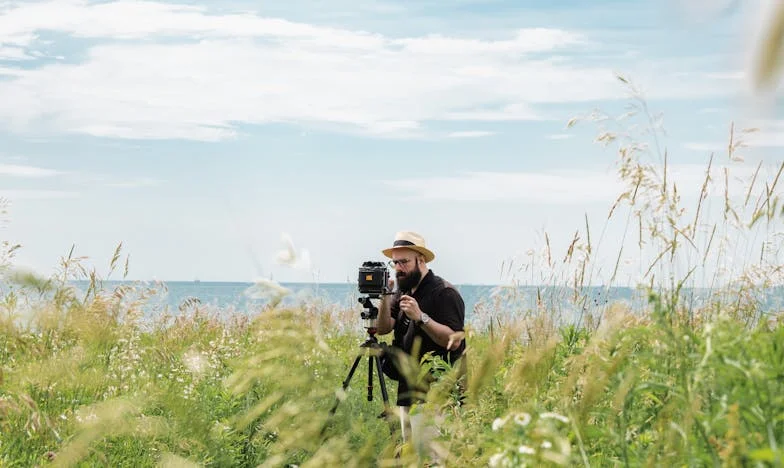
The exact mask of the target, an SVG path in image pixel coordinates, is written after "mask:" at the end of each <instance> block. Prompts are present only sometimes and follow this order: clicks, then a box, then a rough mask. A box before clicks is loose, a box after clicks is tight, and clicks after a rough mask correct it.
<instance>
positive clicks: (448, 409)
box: [0, 78, 784, 467]
mask: <svg viewBox="0 0 784 468" xmlns="http://www.w3.org/2000/svg"><path fill="white" fill-rule="evenodd" d="M621 81H623V82H624V83H625V84H627V85H629V87H630V88H629V89H631V90H632V91H634V88H633V86H631V84H630V83H629V81H628V80H626V79H625V78H621ZM634 95H635V96H636V95H638V93H636V92H635V94H634ZM580 120H582V122H580ZM587 122H594V123H596V124H598V125H599V136H598V138H597V141H598V142H599V143H601V144H604V145H608V146H612V147H613V148H614V149H615V151H617V154H618V159H617V161H618V165H617V167H618V176H619V179H620V180H621V181H622V182H623V183H624V187H625V188H626V189H625V190H624V191H623V193H622V194H620V196H619V197H618V200H617V202H616V203H615V204H614V205H613V206H611V207H609V214H608V216H607V219H606V220H603V221H602V222H603V223H610V222H621V223H623V224H624V226H626V227H627V232H629V233H630V234H629V237H628V239H627V238H625V239H624V243H622V245H620V246H618V245H616V244H614V245H610V246H607V245H604V244H603V243H602V235H601V232H599V233H596V232H592V231H591V229H590V228H589V226H591V224H590V222H589V220H588V219H587V218H586V219H585V220H584V226H581V227H579V228H578V229H577V231H576V233H575V236H574V239H573V241H572V242H571V243H570V244H569V245H568V246H565V247H563V248H562V249H557V248H555V247H553V246H551V245H550V244H549V240H548V242H547V243H546V244H545V245H544V246H542V248H541V249H538V250H536V251H535V252H534V254H533V255H532V256H531V257H530V262H531V263H530V264H528V265H507V266H506V271H508V272H512V273H513V272H523V271H524V272H525V275H526V276H528V275H529V273H530V269H531V268H536V271H537V280H540V281H541V282H542V283H543V284H545V285H553V286H562V287H563V288H560V289H553V290H552V291H559V292H558V294H566V295H568V299H569V300H570V301H572V303H573V305H574V310H577V311H579V313H578V314H577V315H569V314H565V313H563V312H561V311H554V310H552V309H550V308H548V304H549V302H548V298H547V294H550V292H548V291H549V290H545V289H543V290H542V292H541V293H540V294H541V297H540V301H539V302H538V303H537V305H536V306H534V307H530V308H526V309H521V308H517V307H516V306H514V307H513V306H510V304H515V301H514V295H515V294H517V293H518V292H517V291H516V288H515V284H514V282H510V286H509V287H506V288H503V289H501V290H499V293H498V294H497V295H495V296H493V297H491V298H488V299H487V301H486V302H485V303H483V304H480V305H479V306H478V307H477V310H476V312H475V316H474V317H473V320H472V322H471V326H470V327H469V328H468V330H467V339H468V340H469V349H468V352H467V354H466V359H467V361H466V362H467V365H468V373H467V376H466V379H465V382H462V385H459V384H458V382H456V378H455V377H456V375H457V374H456V369H450V368H449V366H447V365H445V364H444V363H441V362H428V363H424V364H423V366H422V367H423V368H422V369H420V370H419V372H418V374H417V375H418V376H420V377H421V375H422V373H423V372H425V371H431V372H433V373H435V374H436V375H438V376H440V380H439V382H438V383H437V384H435V385H434V386H433V387H431V390H430V393H429V395H428V402H427V403H426V404H424V405H421V406H418V407H416V408H414V412H415V413H419V414H421V415H423V417H424V418H425V419H426V420H428V421H430V422H431V423H432V424H434V425H435V426H436V427H437V428H438V430H439V435H438V437H437V438H436V439H435V440H434V442H433V445H432V446H430V447H424V449H423V448H422V447H417V446H415V445H412V444H410V443H402V442H401V440H400V438H399V433H398V430H397V427H398V422H397V421H396V420H395V415H394V414H392V415H390V419H389V420H385V419H383V418H380V417H379V415H380V414H381V413H382V411H383V405H382V402H381V395H380V391H379V389H378V386H377V385H376V387H375V389H374V399H373V401H367V398H366V394H367V392H366V385H367V381H366V375H367V374H366V372H367V371H366V363H365V361H363V363H362V364H361V367H360V368H359V370H358V373H357V375H356V376H355V378H354V379H353V380H352V384H351V386H350V388H349V389H348V391H347V392H345V393H344V392H342V391H340V386H341V382H342V380H343V379H344V378H345V374H346V372H347V370H348V366H349V365H350V363H351V361H352V359H353V358H354V356H355V354H356V353H357V351H358V350H359V348H358V345H359V343H361V341H362V340H363V339H364V336H365V335H364V329H362V328H361V323H360V320H359V309H352V310H342V309H339V308H336V307H334V306H329V305H326V304H316V303H303V304H301V305H297V306H285V307H284V306H282V305H280V304H279V303H277V302H274V301H273V302H271V303H269V304H267V305H264V306H260V307H259V308H258V309H257V310H248V311H242V313H233V314H228V313H225V311H220V310H211V309H210V308H207V307H203V306H201V305H200V304H199V303H198V302H189V303H184V304H182V306H181V307H180V309H179V310H177V311H175V312H174V313H172V314H170V315H162V316H160V317H156V319H155V320H152V321H151V320H147V319H145V318H144V317H143V313H142V309H143V306H144V304H145V301H146V300H148V299H149V298H150V297H153V296H155V295H156V294H158V293H159V292H160V288H162V287H165V285H159V284H128V285H123V286H120V287H116V288H105V287H104V286H103V285H102V277H103V276H105V277H110V276H111V275H115V274H118V273H117V272H118V271H119V270H124V271H123V274H125V273H127V270H128V262H127V259H126V261H125V262H123V260H122V249H121V246H118V249H117V251H116V252H115V253H114V255H112V256H111V259H110V261H109V262H108V263H109V269H108V271H107V272H106V273H104V274H99V273H98V272H96V271H95V270H94V269H88V268H86V267H84V266H83V264H84V260H85V259H83V258H79V257H75V256H74V252H71V253H69V254H68V255H67V256H66V257H64V258H63V259H62V260H61V262H60V268H59V271H58V273H57V274H56V275H53V276H52V277H51V278H40V277H38V276H36V275H34V274H30V273H26V272H23V271H19V270H18V269H17V268H15V266H14V263H13V254H14V251H15V250H16V249H17V248H18V246H16V245H13V244H11V243H8V242H6V243H4V244H3V246H2V247H3V252H2V253H0V260H2V266H1V268H2V274H3V288H4V289H3V291H2V292H3V296H2V303H0V327H2V333H0V356H1V357H2V359H0V362H2V367H1V368H0V464H1V465H2V466H9V467H12V466H19V467H22V466H24V467H26V466H44V465H53V466H74V465H76V466H259V465H260V466H295V465H296V466H319V467H321V466H349V467H350V466H422V465H423V464H426V463H440V464H442V465H444V466H487V465H489V466H526V465H527V466H667V465H678V466H684V465H688V466H781V465H782V464H784V448H782V447H783V446H784V417H783V416H782V415H784V327H782V324H781V320H780V318H781V316H780V312H779V311H778V310H770V309H769V308H765V307H763V302H762V298H763V296H765V295H767V294H770V293H771V291H774V290H775V288H777V287H779V286H780V285H781V265H782V263H781V261H780V258H779V249H780V245H781V243H780V241H779V239H780V237H779V234H778V231H777V229H776V222H777V220H778V218H780V217H781V215H782V208H783V206H782V202H781V200H780V199H779V197H778V195H777V194H778V193H779V189H778V187H779V186H780V184H782V183H784V181H780V180H779V179H780V175H781V168H780V167H778V168H774V169H775V170H774V171H773V172H772V173H770V174H768V175H766V174H765V171H763V170H762V169H761V168H762V167H763V166H762V164H761V163H760V165H759V166H756V168H757V170H756V171H754V172H753V173H752V174H751V177H749V178H745V179H743V180H742V182H743V186H742V188H739V189H738V188H733V186H734V185H733V183H731V182H734V181H735V179H734V178H732V177H730V173H729V171H730V170H731V168H732V167H733V166H732V164H740V159H741V158H742V157H743V155H742V154H741V153H742V152H743V149H744V146H743V135H744V134H745V132H744V131H738V132H736V131H735V130H734V129H732V130H731V132H730V141H729V142H728V145H727V154H724V155H711V156H710V158H709V159H708V160H707V161H706V162H707V166H706V171H705V174H706V175H705V178H704V180H703V181H702V183H701V184H699V185H698V186H688V187H679V186H677V185H676V183H674V182H673V180H674V179H673V176H672V175H671V174H670V170H671V168H670V165H669V163H668V156H667V150H666V149H665V147H664V145H663V143H662V142H661V141H660V132H659V130H660V129H659V124H658V120H657V118H656V117H655V116H651V115H650V114H649V113H648V110H647V108H646V107H645V101H644V100H642V99H638V98H633V100H632V105H631V107H630V108H629V109H627V111H626V112H624V113H623V115H621V116H617V117H614V116H609V115H605V114H602V113H599V112H595V113H592V114H590V115H588V116H586V117H585V118H583V119H576V120H574V121H572V122H570V123H569V125H570V126H572V125H585V124H587ZM719 160H721V162H719ZM716 173H718V174H719V177H716V176H715V174H716ZM684 193H690V194H692V195H693V198H694V199H695V201H696V202H695V203H694V204H693V205H689V206H686V205H685V203H684V201H683V200H684V196H683V194H684ZM581 221H582V220H581ZM627 241H628V242H627ZM630 246H631V247H630ZM608 248H609V249H610V252H612V254H610V253H605V252H604V251H603V250H602V249H605V250H607V249H608ZM613 248H614V249H615V251H614V252H613V251H612V249H613ZM629 248H636V249H637V250H636V254H637V255H638V256H639V258H640V259H641V262H640V265H641V267H640V268H639V275H640V276H639V277H638V278H635V280H636V283H639V284H640V285H641V286H640V287H641V291H643V292H644V294H645V295H646V297H647V298H648V301H647V302H646V304H645V306H644V307H631V306H630V305H629V304H624V303H607V304H599V305H592V303H591V301H592V299H593V297H592V296H591V295H590V294H591V293H589V292H588V291H593V290H592V289H589V286H590V285H591V284H594V283H596V281H597V278H599V271H598V267H597V266H596V265H597V264H598V263H599V262H600V261H601V260H603V259H606V258H608V255H612V257H611V258H613V259H614V262H612V263H613V264H614V265H615V268H614V270H613V271H611V272H609V276H608V277H606V278H604V277H603V278H602V281H601V283H602V284H603V285H606V286H607V287H609V286H612V285H614V284H616V283H617V282H618V272H619V271H621V270H622V268H621V266H622V260H621V259H622V258H623V257H624V256H625V255H627V254H628V249H629ZM624 249H627V250H624ZM123 263H124V265H123ZM512 276H513V275H512ZM73 279H88V280H89V282H90V287H89V288H88V289H87V291H79V290H78V289H76V288H74V287H73V285H72V282H71V281H72V280H73ZM695 288H700V289H699V291H701V292H700V294H701V298H700V299H699V300H698V301H695V300H694V296H693V295H687V294H685V291H687V290H691V291H693V290H694V289H695ZM564 291H566V292H564ZM387 383H388V386H389V389H390V397H391V399H392V401H393V402H394V388H395V386H394V385H392V381H389V380H387ZM459 388H463V389H464V390H463V392H462V393H461V392H460V391H459V390H458V389H459ZM336 398H340V404H339V405H338V409H337V412H336V413H335V415H334V416H333V417H331V418H330V417H329V414H328V413H329V409H330V408H331V407H332V405H333V403H334V402H335V401H336Z"/></svg>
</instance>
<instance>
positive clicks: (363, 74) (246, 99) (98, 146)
mask: <svg viewBox="0 0 784 468" xmlns="http://www.w3.org/2000/svg"><path fill="white" fill-rule="evenodd" d="M327 5H328V6H327ZM708 5H710V6H708ZM765 8H766V7H765V4H759V5H758V4H755V3H754V2H743V3H741V2H735V1H729V0H727V1H723V2H721V1H719V2H707V1H697V0H686V1H684V2H681V3H678V2H674V1H662V0H657V1H654V0H651V1H642V0H639V1H628V0H625V1H615V0H598V1H595V2H584V1H574V0H569V1H559V2H554V1H540V2H535V1H525V0H513V1H512V0H509V1H506V0H453V1H450V2H436V1H431V0H418V1H409V0H405V1H397V2H393V1H391V0H390V1H386V0H370V1H362V2H358V1H355V0H333V1H330V2H317V1H313V0H289V1H286V2H250V1H244V0H223V1H221V2H196V1H188V2H164V1H137V0H122V1H102V2H88V1H81V0H50V1H32V0H25V1H8V0H0V103H1V104H0V197H4V198H5V199H7V200H8V201H9V202H10V207H9V209H8V213H7V220H6V222H5V223H4V224H3V226H2V239H3V240H8V241H9V242H12V243H19V244H21V245H22V248H21V249H20V250H18V251H17V252H16V257H15V259H14V262H15V264H16V265H18V266H20V267H24V268H30V269H33V270H34V271H37V272H39V273H41V274H50V273H51V272H53V271H55V269H56V268H57V267H58V263H59V260H60V258H61V257H63V256H65V255H67V254H68V252H69V251H70V249H71V247H72V246H75V247H74V249H75V250H74V252H75V254H76V255H81V256H85V257H87V258H88V260H86V261H87V262H88V264H92V265H95V268H96V270H97V272H98V274H99V275H103V274H105V273H107V272H108V265H109V261H110V259H111V257H112V254H113V252H114V249H115V247H116V246H117V245H118V244H119V243H122V253H123V257H122V258H123V260H124V259H125V255H128V256H129V262H128V263H129V272H128V278H129V279H138V280H152V279H158V280H164V281H176V280H184V281H189V280H193V279H200V280H202V281H252V280H253V279H254V278H258V277H273V278H274V279H275V280H279V281H284V282H285V281H296V282H299V281H306V282H307V281H319V282H344V281H354V280H355V278H356V274H357V267H358V266H359V265H360V264H361V263H362V262H364V261H369V260H372V261H383V260H385V259H384V258H383V256H382V255H381V250H382V249H384V248H386V247H387V246H389V245H390V244H391V243H392V241H393V239H394V235H395V233H396V232H397V231H400V230H413V231H417V232H419V233H421V234H422V235H423V236H424V237H425V239H426V241H427V244H428V246H429V247H430V248H431V249H432V250H434V251H435V253H436V259H435V261H434V262H433V263H432V265H431V267H432V268H433V270H434V272H435V273H437V274H439V275H441V276H443V277H445V278H447V279H448V280H450V281H452V282H454V283H458V284H469V283H470V284H496V283H499V282H503V281H506V280H508V279H509V277H508V276H505V273H504V267H505V266H506V267H507V268H510V267H509V265H511V264H514V265H521V264H522V263H524V262H525V261H526V258H528V259H529V260H530V258H531V256H532V252H537V253H541V252H542V251H543V250H542V249H543V248H545V245H546V243H547V242H549V243H550V246H551V248H552V251H553V252H555V253H553V256H556V257H559V258H560V257H563V255H564V253H565V252H566V250H567V247H568V245H569V243H570V241H571V240H572V238H573V236H574V234H575V231H579V230H581V229H582V230H584V228H585V226H586V219H588V220H589V221H588V222H589V224H590V226H591V230H593V236H594V242H596V240H597V238H598V237H599V234H598V233H599V232H601V231H602V229H604V230H605V236H604V237H603V238H602V239H603V242H604V245H605V246H606V247H605V250H604V251H603V252H602V253H601V254H599V255H597V260H596V261H597V262H598V263H601V264H604V266H603V267H601V268H598V270H599V272H598V273H597V275H596V279H595V280H596V281H598V282H602V281H605V280H606V279H607V269H608V265H609V266H612V265H614V264H616V262H617V252H618V249H617V245H618V242H621V239H625V238H623V235H624V232H626V231H627V230H628V229H627V228H628V225H626V224H624V222H625V218H622V221H624V222H621V223H616V224H613V225H607V224H605V220H606V218H607V213H608V210H609V208H610V207H611V206H612V204H613V202H614V201H615V199H616V198H617V197H618V195H619V194H620V193H621V192H622V191H623V190H624V187H623V185H622V184H621V181H620V180H619V178H618V176H617V161H618V153H617V151H616V150H614V149H613V147H611V146H609V147H605V146H603V145H601V144H598V143H597V142H595V139H596V137H597V135H599V134H600V133H601V131H602V124H603V123H602V122H585V121H580V122H579V123H578V124H577V125H572V126H570V125H568V123H569V121H570V119H572V118H573V117H580V116H586V115H590V114H591V113H593V112H595V111H601V112H605V113H607V114H608V115H621V114H623V113H624V112H625V111H626V110H627V109H628V107H627V106H628V105H629V104H630V103H632V102H634V100H633V97H631V96H630V93H629V89H628V88H627V87H626V86H625V85H624V83H622V82H621V81H619V80H618V79H617V74H621V75H622V76H625V77H627V78H629V79H630V80H631V82H632V83H634V85H635V86H636V87H637V88H638V89H639V90H640V92H641V93H642V94H643V95H644V97H645V104H646V105H647V106H648V108H649V109H650V112H651V114H653V115H655V118H656V119H660V122H661V124H662V125H663V128H664V129H666V135H662V136H661V140H657V141H658V143H659V144H660V145H661V146H660V147H659V148H660V149H661V148H662V147H664V148H666V151H667V162H668V167H669V170H670V171H671V173H672V174H673V177H676V178H678V180H679V181H682V184H683V185H681V187H688V188H689V189H691V192H689V191H688V190H687V189H684V190H683V193H684V196H685V197H689V196H692V197H695V196H697V192H698V191H699V186H700V184H701V180H702V178H703V177H704V174H705V170H706V166H707V163H708V161H709V159H710V157H711V153H714V154H715V156H714V158H715V159H714V162H713V166H712V168H713V170H714V171H719V172H714V175H716V176H717V177H718V176H720V175H721V172H720V171H722V170H723V167H730V166H731V167H732V171H733V174H740V175H744V176H748V175H750V174H752V172H753V169H754V168H755V167H756V165H757V164H758V163H759V162H762V163H763V166H762V167H763V173H764V174H766V176H767V177H770V176H771V174H775V172H776V169H777V167H778V166H779V165H780V164H781V161H782V153H783V152H784V112H783V111H782V106H781V102H782V101H781V96H782V93H781V90H780V88H781V87H779V88H777V89H773V90H771V91H769V92H768V93H766V94H762V95H760V94H759V93H757V94H755V93H754V90H753V89H752V86H751V79H750V78H751V74H750V69H751V65H752V64H753V58H754V54H753V49H754V45H755V44H756V41H758V40H759V34H760V31H761V30H762V29H763V28H761V27H760V25H764V24H765V21H764V19H765V17H766V16H765V13H764V12H765V11H767V10H765ZM605 123H606V122H605ZM733 123H734V125H735V126H736V128H741V127H745V126H754V127H756V128H758V129H759V131H758V132H756V133H754V134H751V135H749V136H748V147H746V148H745V149H744V154H743V161H739V160H738V161H732V160H730V158H729V157H728V155H727V145H728V139H729V129H730V125H731V124H733ZM650 137H651V136H650V135H643V138H650ZM651 141H652V142H653V140H651ZM662 153H663V150H660V151H659V153H658V154H659V162H661V158H660V156H661V154H662ZM653 159H654V160H656V158H655V157H654V158H653ZM738 159H739V158H738ZM715 195H716V196H717V197H720V194H715ZM716 206H720V204H718V205H716ZM624 216H625V215H624ZM583 238H584V236H583ZM287 239H288V240H287ZM289 245H290V246H291V248H292V249H293V250H292V251H293V252H294V254H293V257H294V260H293V261H288V262H287V261H284V260H285V258H286V257H288V256H290V255H291V254H289V253H287V249H288V248H289V247H288V246H289ZM614 247H615V248H614ZM290 260H291V258H290ZM620 263H621V264H622V265H623V267H624V268H626V269H627V270H628V271H627V272H626V273H625V274H624V280H627V279H628V280H633V279H634V278H636V277H638V275H639V272H640V271H642V270H645V268H646V267H647V264H645V262H643V261H642V260H640V258H638V257H637V256H635V255H634V254H630V255H629V256H624V257H623V259H622V261H621V262H620ZM602 271H603V272H604V273H601V272H602ZM519 274H521V275H522V274H523V273H519ZM524 275H526V277H528V273H527V272H526V273H524ZM113 277H117V273H114V276H113ZM530 279H531V280H532V281H533V282H536V281H537V278H536V277H535V275H533V274H532V275H531V276H530Z"/></svg>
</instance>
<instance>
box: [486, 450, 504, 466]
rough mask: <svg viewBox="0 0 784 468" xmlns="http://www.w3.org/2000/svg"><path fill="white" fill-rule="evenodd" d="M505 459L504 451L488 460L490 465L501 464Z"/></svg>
mask: <svg viewBox="0 0 784 468" xmlns="http://www.w3.org/2000/svg"><path fill="white" fill-rule="evenodd" d="M503 461H504V454H503V453H496V454H495V455H493V456H492V457H490V460H488V462H487V464H488V465H490V466H501V463H502V462H503Z"/></svg>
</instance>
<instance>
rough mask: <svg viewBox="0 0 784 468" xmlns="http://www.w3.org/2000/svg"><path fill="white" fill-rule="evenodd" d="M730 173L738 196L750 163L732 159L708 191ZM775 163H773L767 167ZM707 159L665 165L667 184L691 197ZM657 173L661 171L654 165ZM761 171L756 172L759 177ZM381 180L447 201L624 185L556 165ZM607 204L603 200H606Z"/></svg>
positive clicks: (577, 194)
mask: <svg viewBox="0 0 784 468" xmlns="http://www.w3.org/2000/svg"><path fill="white" fill-rule="evenodd" d="M725 167H727V168H728V170H729V174H730V177H731V188H732V193H731V194H730V195H731V196H732V197H735V196H743V195H745V193H746V192H745V191H746V189H747V186H744V182H747V181H749V180H750V179H751V177H752V175H753V172H754V170H755V167H754V166H752V165H745V164H737V165H732V166H725V165H721V164H716V163H714V164H713V166H712V167H711V177H712V180H713V184H712V185H710V186H709V190H708V194H709V195H710V196H717V197H722V196H723V194H724V192H723V190H724V182H723V181H724V172H723V171H724V168H725ZM773 169H775V168H773ZM706 170H707V165H704V166H703V165H699V164H672V165H669V166H668V173H667V177H668V181H669V182H668V185H669V184H671V183H676V184H677V186H678V191H679V193H680V194H681V196H682V197H684V198H692V197H693V198H696V197H697V196H698V195H699V191H700V189H701V187H702V184H703V182H704V180H705V174H706ZM659 172H660V173H661V171H659ZM764 174H765V171H762V173H761V174H760V177H763V176H764ZM385 183H386V184H387V185H388V186H389V187H391V188H393V189H394V190H397V191H399V192H401V193H403V194H405V195H406V197H407V198H410V199H416V200H431V201H432V200H449V201H482V202H484V201H513V202H522V203H532V204H554V205H583V204H587V203H596V202H601V203H608V204H609V203H612V202H614V201H615V200H616V199H617V198H618V196H619V195H620V194H621V193H623V192H624V191H625V190H626V186H625V185H624V184H623V182H622V181H621V180H620V179H619V178H618V176H617V175H616V173H615V172H614V171H599V170H589V169H585V170H558V171H547V172H467V173H463V174H460V175H456V176H443V177H429V178H417V179H398V180H388V181H385ZM608 206H609V205H608Z"/></svg>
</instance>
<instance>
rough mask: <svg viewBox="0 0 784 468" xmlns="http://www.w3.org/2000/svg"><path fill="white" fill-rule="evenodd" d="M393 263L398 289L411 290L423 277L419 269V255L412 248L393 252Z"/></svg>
mask: <svg viewBox="0 0 784 468" xmlns="http://www.w3.org/2000/svg"><path fill="white" fill-rule="evenodd" d="M392 264H393V265H394V267H395V276H396V277H397V284H398V289H400V290H401V291H410V290H411V288H413V287H414V286H416V285H417V284H418V283H419V280H420V279H422V272H421V271H420V270H419V255H417V253H416V252H413V251H411V250H400V251H395V252H393V253H392Z"/></svg>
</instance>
